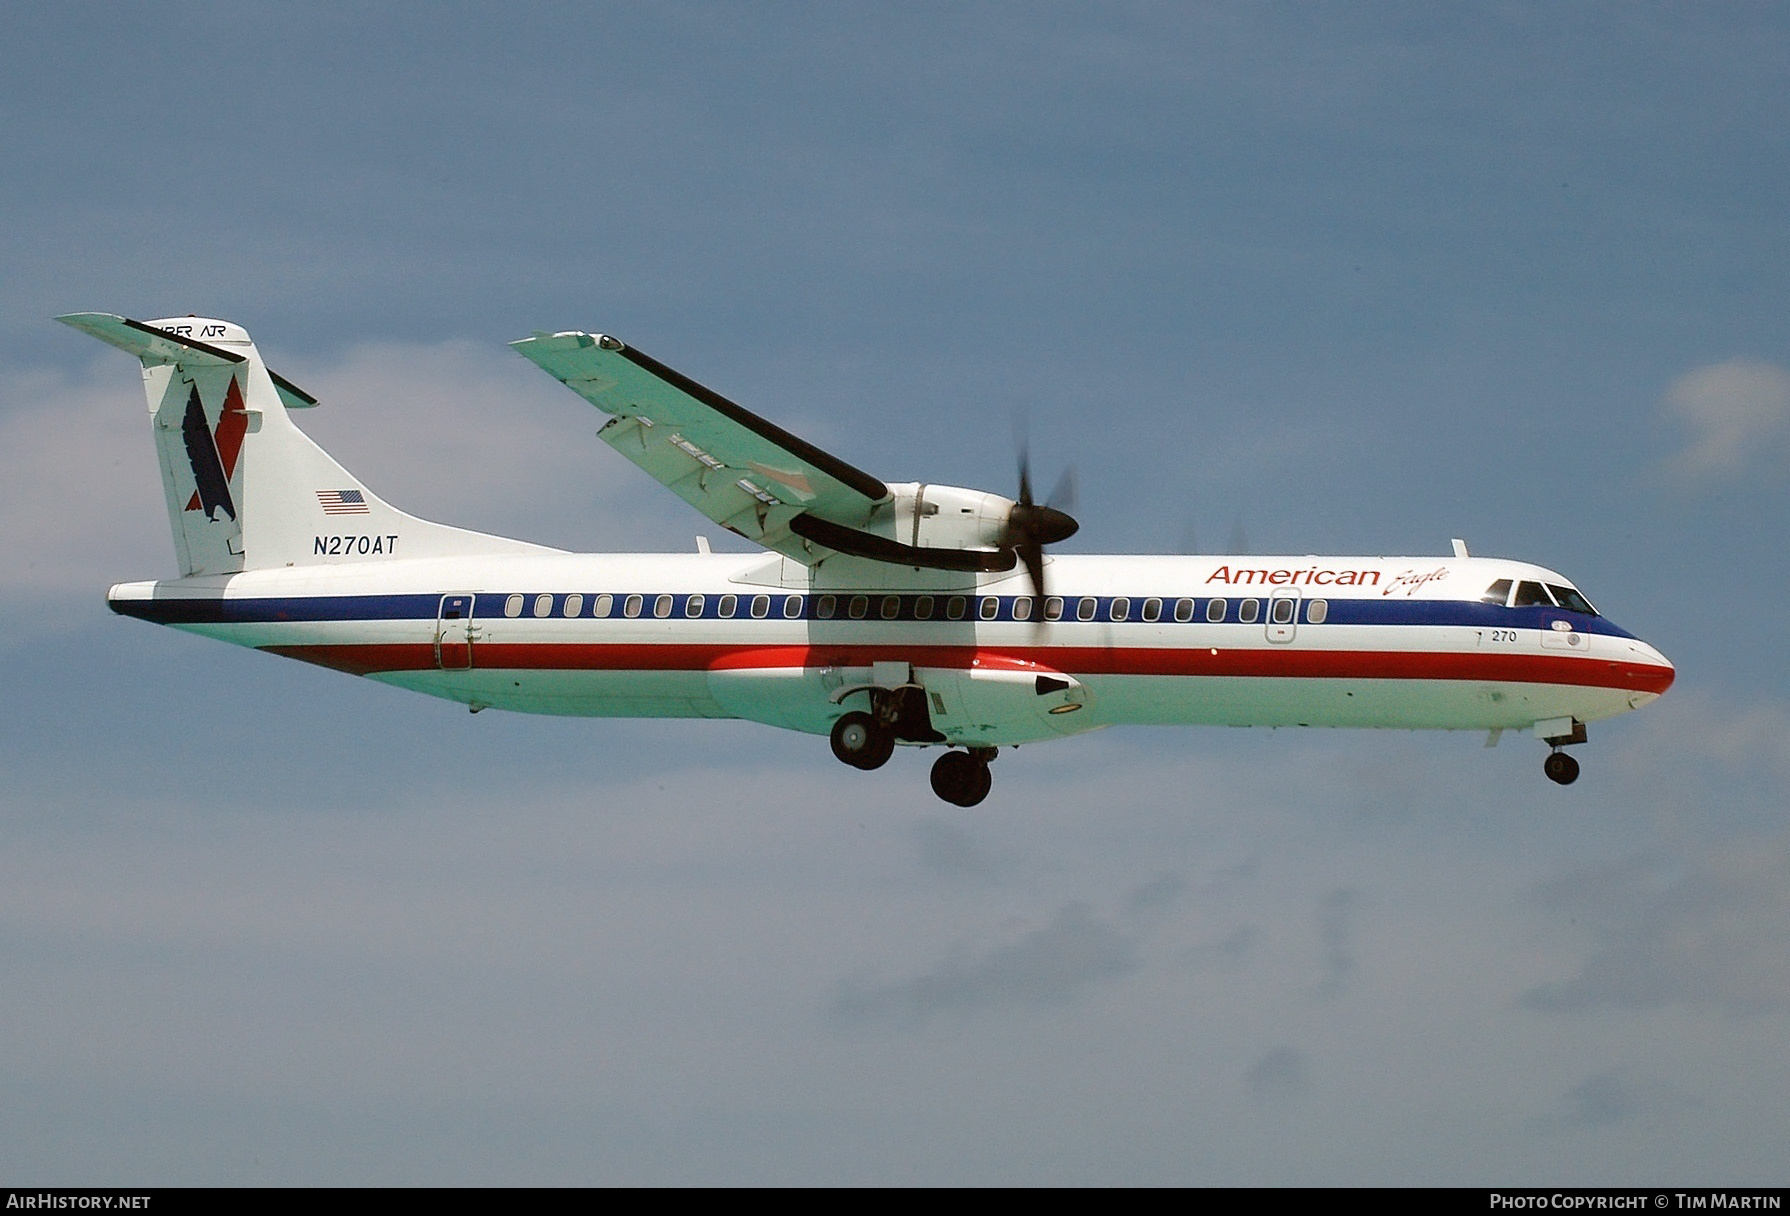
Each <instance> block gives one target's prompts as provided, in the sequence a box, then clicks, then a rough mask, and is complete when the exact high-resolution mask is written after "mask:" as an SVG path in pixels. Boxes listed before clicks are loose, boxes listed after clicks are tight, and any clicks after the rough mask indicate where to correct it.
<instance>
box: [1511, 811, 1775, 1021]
mask: <svg viewBox="0 0 1790 1216" xmlns="http://www.w3.org/2000/svg"><path fill="white" fill-rule="evenodd" d="M1542 897H1543V900H1544V902H1546V903H1547V904H1549V905H1550V906H1551V907H1553V908H1555V909H1556V910H1559V911H1564V912H1568V913H1571V914H1573V915H1576V916H1579V917H1581V918H1582V919H1584V920H1585V921H1586V923H1587V924H1588V925H1589V926H1590V927H1591V929H1592V931H1593V933H1594V934H1595V942H1596V944H1595V945H1594V947H1593V949H1592V951H1591V954H1590V957H1589V958H1587V959H1586V961H1585V963H1584V965H1583V966H1582V967H1581V968H1580V969H1579V971H1578V973H1577V974H1575V975H1573V976H1570V977H1568V978H1567V979H1564V980H1561V981H1559V982H1557V983H1552V984H1544V985H1541V986H1539V987H1537V988H1534V989H1531V990H1530V991H1529V992H1528V993H1526V994H1525V996H1524V1001H1525V1003H1527V1004H1528V1005H1530V1006H1531V1007H1533V1008H1536V1009H1543V1010H1548V1011H1551V1012H1577V1011H1581V1010H1588V1009H1596V1008H1602V1007H1610V1006H1614V1007H1619V1008H1650V1007H1656V1006H1661V1005H1666V1004H1670V1003H1683V1004H1686V1005H1691V1006H1701V1007H1708V1008H1716V1009H1720V1010H1724V1011H1727V1012H1730V1013H1738V1014H1755V1013H1781V1012H1784V1011H1786V1010H1790V836H1786V837H1779V838H1777V839H1775V840H1770V841H1758V840H1739V841H1734V842H1729V843H1725V844H1722V845H1718V846H1716V847H1713V848H1710V849H1708V850H1707V851H1706V852H1704V853H1703V854H1702V855H1700V856H1698V857H1696V858H1694V859H1693V860H1692V861H1691V862H1690V863H1689V864H1688V865H1687V866H1686V867H1685V869H1684V872H1683V874H1682V875H1681V876H1678V877H1673V876H1671V875H1670V874H1668V873H1663V872H1662V871H1661V869H1660V868H1659V867H1656V866H1649V865H1646V864H1643V863H1639V862H1631V863H1629V864H1627V865H1625V866H1619V867H1605V868H1602V869H1594V870H1585V871H1579V872H1575V873H1572V874H1569V875H1567V876H1566V877H1565V878H1562V879H1560V880H1558V881H1556V882H1553V883H1549V884H1548V885H1547V886H1546V887H1544V888H1543V891H1542Z"/></svg>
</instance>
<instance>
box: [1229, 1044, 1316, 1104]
mask: <svg viewBox="0 0 1790 1216" xmlns="http://www.w3.org/2000/svg"><path fill="white" fill-rule="evenodd" d="M1243 1079H1244V1081H1245V1083H1246V1084H1248V1086H1249V1092H1250V1094H1251V1095H1252V1096H1254V1097H1257V1098H1267V1099H1275V1098H1296V1097H1298V1096H1299V1095H1300V1094H1303V1093H1305V1092H1306V1091H1307V1090H1309V1089H1310V1088H1311V1065H1310V1062H1309V1061H1308V1059H1307V1057H1306V1054H1305V1053H1304V1052H1303V1051H1300V1050H1299V1049H1298V1048H1296V1047H1276V1048H1275V1049H1274V1050H1273V1051H1270V1052H1269V1053H1268V1054H1267V1055H1265V1056H1263V1057H1262V1058H1261V1059H1259V1060H1257V1061H1256V1062H1255V1063H1254V1064H1251V1065H1250V1066H1249V1071H1248V1072H1246V1073H1245V1074H1243Z"/></svg>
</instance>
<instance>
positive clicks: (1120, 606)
mask: <svg viewBox="0 0 1790 1216" xmlns="http://www.w3.org/2000/svg"><path fill="white" fill-rule="evenodd" d="M1130 615H1131V601H1130V600H1128V599H1126V598H1125V597H1124V596H1120V597H1119V598H1118V599H1116V600H1114V601H1113V610H1112V613H1111V616H1112V619H1113V620H1115V621H1122V620H1124V619H1125V618H1126V617H1128V616H1130Z"/></svg>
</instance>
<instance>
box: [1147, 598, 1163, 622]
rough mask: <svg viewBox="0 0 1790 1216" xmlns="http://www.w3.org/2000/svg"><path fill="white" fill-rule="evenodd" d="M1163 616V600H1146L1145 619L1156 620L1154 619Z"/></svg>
mask: <svg viewBox="0 0 1790 1216" xmlns="http://www.w3.org/2000/svg"><path fill="white" fill-rule="evenodd" d="M1161 616H1162V601H1161V600H1158V599H1148V600H1145V601H1144V619H1145V620H1146V621H1154V620H1157V619H1158V618H1160V617H1161Z"/></svg>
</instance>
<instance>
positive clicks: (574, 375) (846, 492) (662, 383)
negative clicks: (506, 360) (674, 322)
mask: <svg viewBox="0 0 1790 1216" xmlns="http://www.w3.org/2000/svg"><path fill="white" fill-rule="evenodd" d="M511 345H513V346H514V347H515V348H516V349H517V350H518V351H519V352H521V353H522V354H523V355H525V356H526V357H527V358H528V359H530V360H531V361H533V362H534V363H536V364H538V365H539V366H540V367H541V369H542V370H544V371H546V372H547V373H548V374H549V375H551V376H552V377H553V378H554V379H556V380H558V381H560V382H561V383H563V384H564V385H565V386H566V387H567V388H569V389H571V390H572V391H573V392H575V393H577V394H578V395H579V396H580V397H583V398H584V399H585V400H586V401H588V402H590V403H591V404H592V405H594V406H596V407H597V408H598V409H600V410H602V411H603V412H604V413H607V414H612V415H614V417H612V418H611V419H610V420H609V422H607V423H606V424H605V425H604V427H603V429H602V430H601V431H600V432H598V435H599V438H601V439H602V440H603V441H604V442H605V443H607V444H608V445H609V446H610V447H612V448H614V449H615V450H616V451H618V452H620V453H621V454H622V455H623V456H626V457H627V458H628V459H629V460H632V461H633V462H634V463H635V464H637V465H639V466H640V467H641V468H643V469H645V470H646V472H647V474H648V475H649V476H651V477H652V478H653V479H654V480H655V481H658V482H660V483H661V484H663V485H665V486H666V487H668V488H669V489H670V490H671V491H672V492H673V493H674V494H676V495H677V496H678V497H679V498H682V499H683V500H684V501H685V502H687V503H689V504H690V505H691V506H693V507H695V508H696V509H697V510H698V511H701V512H702V513H703V514H704V515H706V516H708V517H709V518H710V519H712V520H714V521H715V522H716V523H718V524H720V525H721V526H722V527H724V528H728V529H730V530H731V531H734V532H737V533H739V534H740V535H741V536H744V537H746V538H747V539H749V540H753V541H757V542H758V543H759V544H761V545H763V546H764V547H765V548H767V549H771V550H773V551H775V552H778V553H781V554H783V555H784V556H786V557H791V558H794V559H795V560H797V561H799V562H802V563H804V564H809V565H811V564H813V563H815V562H817V561H819V560H821V559H822V558H825V557H827V556H829V555H830V554H832V553H833V552H835V551H836V550H835V549H832V548H828V547H826V546H825V545H823V544H821V543H820V542H819V541H818V540H815V539H812V538H805V537H803V536H800V535H797V534H796V533H795V532H792V531H791V530H790V522H791V521H792V520H794V519H796V518H797V517H798V516H806V517H808V518H807V519H805V520H804V521H803V523H802V524H798V525H797V526H798V527H801V528H803V530H804V531H807V532H810V533H813V532H814V531H815V530H816V529H815V528H814V527H813V526H812V521H813V520H815V519H819V520H824V521H827V522H828V523H832V524H837V525H839V526H840V527H841V529H852V530H856V529H861V528H863V527H864V526H865V524H866V523H867V522H868V521H869V519H870V514H871V511H872V509H873V508H875V507H876V506H877V505H878V504H880V503H886V502H888V501H890V493H889V488H888V487H887V486H886V485H884V484H883V483H882V482H881V481H880V480H878V479H877V478H875V477H872V476H871V475H870V474H868V473H866V472H864V471H863V470H862V469H857V468H853V467H852V466H851V465H849V464H847V463H845V461H843V460H840V459H839V458H838V457H837V456H833V455H829V454H828V453H826V452H823V451H821V450H820V449H819V448H817V447H815V446H814V445H813V444H810V443H807V442H805V441H804V440H801V439H798V438H797V437H796V436H794V435H792V434H790V433H789V432H788V431H786V430H784V429H783V428H782V427H780V426H778V425H776V424H775V423H773V422H769V421H766V420H765V419H763V418H760V417H759V416H758V415H757V414H754V413H752V412H751V411H750V410H747V409H745V408H744V407H743V406H739V405H736V404H734V403H733V402H732V401H729V400H728V399H727V398H725V397H723V396H722V395H721V394H719V393H717V392H715V391H714V390H712V389H708V388H704V387H703V386H702V385H700V384H698V383H696V381H694V380H692V379H690V378H689V377H688V376H685V375H682V374H681V373H679V372H675V371H673V370H672V369H671V368H669V367H666V366H665V365H664V364H663V363H660V362H659V361H658V360H657V359H654V358H652V357H651V356H649V355H646V354H643V353H642V352H640V351H637V350H635V349H633V348H632V347H629V346H627V345H626V344H624V343H623V342H622V341H621V340H620V339H619V338H612V337H609V336H608V335H606V334H587V333H580V332H567V333H557V334H547V333H537V334H535V335H534V336H533V337H532V338H524V339H523V340H522V341H520V342H514V343H511ZM842 534H843V533H842ZM853 534H855V531H854V533H853Z"/></svg>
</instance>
